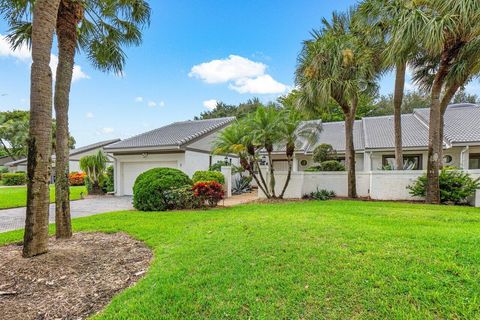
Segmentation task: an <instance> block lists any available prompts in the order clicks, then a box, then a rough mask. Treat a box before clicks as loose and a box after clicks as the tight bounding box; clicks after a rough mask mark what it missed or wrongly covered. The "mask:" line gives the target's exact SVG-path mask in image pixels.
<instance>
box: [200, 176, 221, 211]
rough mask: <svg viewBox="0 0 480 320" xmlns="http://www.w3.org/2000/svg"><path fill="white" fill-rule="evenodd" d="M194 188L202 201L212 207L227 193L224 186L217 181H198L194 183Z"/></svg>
mask: <svg viewBox="0 0 480 320" xmlns="http://www.w3.org/2000/svg"><path fill="white" fill-rule="evenodd" d="M192 190H193V193H194V195H195V196H196V197H198V198H199V199H200V200H201V202H202V203H204V204H205V203H206V204H208V206H210V207H215V206H217V204H218V202H219V201H220V200H222V199H223V196H224V194H225V193H224V191H223V186H222V185H221V184H220V183H218V182H216V181H206V182H202V181H200V182H197V183H195V184H194V185H193V188H192Z"/></svg>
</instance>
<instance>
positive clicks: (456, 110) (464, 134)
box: [415, 103, 480, 143]
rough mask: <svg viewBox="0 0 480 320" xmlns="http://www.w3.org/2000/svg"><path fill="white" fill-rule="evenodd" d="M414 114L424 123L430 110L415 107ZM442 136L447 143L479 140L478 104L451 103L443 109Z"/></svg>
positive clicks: (427, 119)
mask: <svg viewBox="0 0 480 320" xmlns="http://www.w3.org/2000/svg"><path fill="white" fill-rule="evenodd" d="M415 114H417V115H418V116H419V118H421V119H422V120H423V121H424V122H425V123H426V124H428V123H429V117H430V110H429V109H417V110H415ZM444 121H445V126H444V138H445V140H446V142H448V143H466V142H479V141H480V106H478V105H475V104H470V103H461V104H451V105H449V106H448V108H447V110H446V111H445V119H444Z"/></svg>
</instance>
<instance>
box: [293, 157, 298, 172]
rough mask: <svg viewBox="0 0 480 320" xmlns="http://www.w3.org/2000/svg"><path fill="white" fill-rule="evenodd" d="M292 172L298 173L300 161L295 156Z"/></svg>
mask: <svg viewBox="0 0 480 320" xmlns="http://www.w3.org/2000/svg"><path fill="white" fill-rule="evenodd" d="M292 171H293V172H298V159H297V156H296V155H293V159H292Z"/></svg>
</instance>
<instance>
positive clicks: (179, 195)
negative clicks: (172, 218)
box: [164, 186, 203, 210]
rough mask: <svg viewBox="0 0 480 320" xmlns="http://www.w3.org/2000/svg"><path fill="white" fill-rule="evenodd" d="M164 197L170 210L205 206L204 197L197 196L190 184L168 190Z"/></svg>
mask: <svg viewBox="0 0 480 320" xmlns="http://www.w3.org/2000/svg"><path fill="white" fill-rule="evenodd" d="M164 197H165V203H166V206H167V209H168V210H174V209H197V208H201V207H202V206H203V203H202V199H201V198H199V197H197V196H195V194H194V192H193V190H192V188H191V187H190V186H188V187H181V188H175V189H170V190H167V191H165V192H164Z"/></svg>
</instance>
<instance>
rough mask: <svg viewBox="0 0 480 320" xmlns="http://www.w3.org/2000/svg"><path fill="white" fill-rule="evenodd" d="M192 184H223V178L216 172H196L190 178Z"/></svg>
mask: <svg viewBox="0 0 480 320" xmlns="http://www.w3.org/2000/svg"><path fill="white" fill-rule="evenodd" d="M192 180H193V183H196V182H200V181H215V182H218V183H220V184H224V183H225V177H224V176H223V174H222V173H221V172H218V171H197V172H195V173H194V174H193V177H192Z"/></svg>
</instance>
